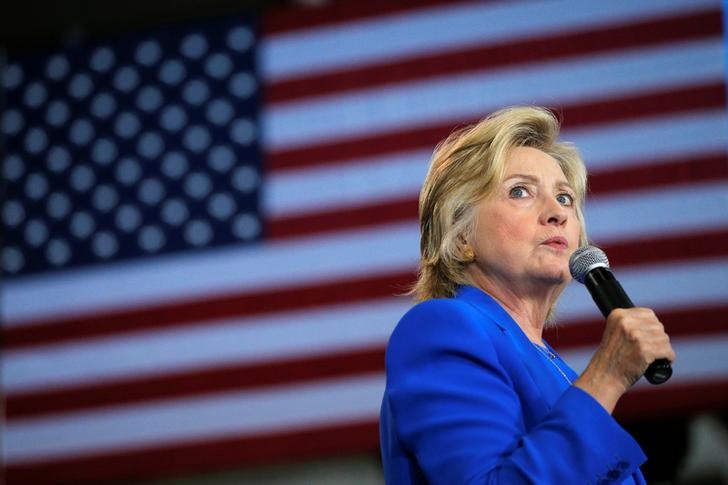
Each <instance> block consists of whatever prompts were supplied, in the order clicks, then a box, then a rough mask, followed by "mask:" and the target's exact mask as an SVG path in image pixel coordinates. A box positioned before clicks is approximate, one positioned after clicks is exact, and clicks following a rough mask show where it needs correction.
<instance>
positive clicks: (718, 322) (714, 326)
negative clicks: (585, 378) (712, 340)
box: [544, 305, 728, 350]
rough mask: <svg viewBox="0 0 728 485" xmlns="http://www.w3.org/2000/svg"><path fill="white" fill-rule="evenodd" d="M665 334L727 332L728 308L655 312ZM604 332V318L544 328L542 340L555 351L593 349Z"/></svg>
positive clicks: (695, 334)
mask: <svg viewBox="0 0 728 485" xmlns="http://www.w3.org/2000/svg"><path fill="white" fill-rule="evenodd" d="M657 313H658V318H659V319H660V321H661V322H662V324H663V325H664V326H665V329H666V331H667V333H668V334H669V335H670V336H671V337H673V338H677V337H686V336H691V337H693V336H695V337H697V336H700V335H711V334H716V335H717V334H721V333H723V332H726V325H725V316H726V315H728V305H722V306H715V307H707V308H688V309H680V310H670V311H664V312H662V311H659V310H658V311H657ZM602 332H604V319H602V318H599V319H597V320H587V321H579V322H569V324H568V325H564V326H559V325H556V326H553V327H547V328H546V329H545V331H544V338H545V339H546V340H547V341H548V342H549V343H550V344H551V345H553V346H554V348H556V349H559V350H561V349H567V348H571V347H582V346H596V345H598V344H599V342H600V341H601V338H602Z"/></svg>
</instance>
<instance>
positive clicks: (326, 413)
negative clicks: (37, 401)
mask: <svg viewBox="0 0 728 485" xmlns="http://www.w3.org/2000/svg"><path fill="white" fill-rule="evenodd" d="M383 390H384V377H383V376H382V375H381V374H379V373H377V374H372V375H365V376H360V377H349V378H346V379H331V380H327V381H321V382H316V383H313V384H297V385H289V386H286V387H280V388H276V389H272V390H264V391H256V392H250V391H243V392H234V393H227V394H221V395H220V394H218V395H212V396H207V397H198V398H188V399H180V400H177V401H172V402H159V403H152V404H143V405H137V406H129V407H125V408H122V409H113V410H103V411H82V412H78V413H72V414H68V415H65V416H63V417H57V416H56V417H50V418H46V417H44V418H40V419H30V420H17V421H13V422H11V423H9V424H6V425H5V429H4V430H3V459H4V460H5V463H6V464H12V465H15V464H20V463H28V462H32V461H34V460H41V459H53V458H62V457H70V456H74V455H79V454H87V453H103V452H109V451H114V450H116V451H120V450H123V449H128V448H133V447H137V446H144V447H148V446H160V445H165V444H173V443H175V442H178V441H183V440H193V439H194V440H198V439H200V440H201V439H212V438H216V439H223V438H233V437H240V436H241V435H253V434H259V433H260V434H262V433H273V432H288V431H293V430H295V429H297V428H305V427H315V426H332V425H336V424H339V423H348V422H352V421H360V420H376V419H377V417H378V415H379V404H380V402H381V399H382V392H383Z"/></svg>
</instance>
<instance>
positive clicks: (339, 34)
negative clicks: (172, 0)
mask: <svg viewBox="0 0 728 485" xmlns="http://www.w3.org/2000/svg"><path fill="white" fill-rule="evenodd" d="M719 4H720V3H719V2H718V1H716V0H703V1H692V2H684V1H682V0H672V1H661V2H610V3H609V4H608V5H605V4H604V3H603V2H594V1H592V2H573V1H560V2H548V3H546V4H544V3H539V2H526V3H505V4H491V3H485V4H478V3H473V2H471V3H467V4H464V5H457V4H456V5H443V6H441V7H433V8H423V9H421V10H417V11H411V12H404V13H399V14H395V15H386V16H384V15H382V16H380V17H378V18H376V19H373V20H361V21H352V22H346V23H345V24H342V25H334V26H324V27H315V28H312V29H307V30H298V31H296V32H289V33H281V34H272V35H270V36H268V37H266V38H264V39H263V40H262V42H261V45H260V51H259V59H260V70H261V72H262V75H263V77H264V78H265V79H266V81H268V82H269V81H274V80H275V81H279V80H284V79H286V78H291V77H300V76H302V75H310V74H314V73H319V72H326V71H331V70H339V69H346V68H347V67H350V66H360V65H362V64H368V63H375V62H382V61H388V60H392V59H397V58H402V57H406V56H413V55H421V54H425V53H427V52H443V51H447V50H454V49H458V48H463V47H468V46H470V45H472V44H489V43H496V42H497V43H502V42H508V41H510V40H521V39H523V38H524V37H525V38H536V37H539V36H544V35H549V34H553V33H559V32H563V31H564V30H570V29H573V30H594V29H598V28H600V27H604V26H608V25H614V24H619V23H621V22H630V21H644V20H648V19H650V18H659V17H662V16H667V15H674V14H678V13H682V12H692V11H699V10H701V8H703V7H706V6H712V7H716V6H718V5H719Z"/></svg>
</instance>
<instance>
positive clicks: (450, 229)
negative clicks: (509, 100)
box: [410, 106, 587, 301]
mask: <svg viewBox="0 0 728 485" xmlns="http://www.w3.org/2000/svg"><path fill="white" fill-rule="evenodd" d="M558 135H559V121H558V120H557V119H556V117H555V116H554V115H553V113H551V112H550V111H548V110H546V109H544V108H540V107H535V106H515V107H510V108H505V109H502V110H500V111H497V112H495V113H493V114H492V115H490V116H488V117H487V118H485V119H483V120H481V121H480V122H478V123H476V124H474V125H471V126H468V127H465V128H463V129H460V130H457V131H455V132H454V133H452V134H451V135H450V136H449V137H447V138H446V139H445V140H444V141H442V142H441V143H440V144H439V145H438V146H437V147H436V148H435V152H434V153H433V155H432V160H431V162H430V168H429V170H428V172H427V177H426V178H425V182H424V185H423V186H422V191H421V192H420V205H419V214H420V266H419V276H418V280H417V282H416V283H415V285H414V287H413V288H412V290H411V292H410V293H411V294H413V295H414V298H415V300H416V301H422V300H427V299H430V298H448V297H451V296H454V294H455V291H456V288H457V286H458V285H462V284H472V282H471V281H470V278H469V276H468V274H467V271H465V268H466V266H467V265H468V264H469V261H468V260H467V257H466V256H464V254H463V249H464V247H465V245H466V244H468V243H469V242H470V241H471V237H472V234H473V230H474V226H475V217H474V214H475V211H474V208H475V206H476V204H477V203H478V202H480V201H481V200H483V199H485V198H486V197H488V196H489V195H490V194H492V193H493V191H494V190H495V189H496V188H497V187H498V186H499V185H500V183H501V181H502V180H503V176H504V173H505V164H506V157H507V156H508V153H509V151H510V150H511V149H512V148H515V147H532V148H536V149H538V150H541V151H543V152H544V153H546V154H548V155H550V156H551V157H553V158H554V159H556V161H557V162H558V164H559V166H560V167H561V170H562V171H563V172H564V176H565V177H566V180H567V181H568V182H569V184H570V185H571V187H572V188H573V189H574V191H575V195H576V200H575V208H576V216H577V218H578V219H579V221H580V222H581V234H580V236H579V244H580V245H583V244H586V241H587V236H586V228H585V225H584V217H583V212H582V208H583V205H584V198H585V195H586V168H585V167H584V162H583V161H582V159H581V156H580V155H579V152H578V151H577V149H576V148H575V147H574V146H573V145H572V144H570V143H565V142H557V138H558Z"/></svg>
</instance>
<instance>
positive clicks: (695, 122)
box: [561, 108, 728, 173]
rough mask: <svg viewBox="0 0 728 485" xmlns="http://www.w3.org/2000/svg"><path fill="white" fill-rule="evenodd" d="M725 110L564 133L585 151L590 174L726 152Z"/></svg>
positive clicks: (726, 127)
mask: <svg viewBox="0 0 728 485" xmlns="http://www.w3.org/2000/svg"><path fill="white" fill-rule="evenodd" d="M726 133H728V117H727V116H726V112H725V109H722V108H721V109H716V110H705V111H696V112H691V113H688V114H676V115H669V116H664V115H661V116H658V117H654V118H641V119H639V120H636V121H626V122H624V121H620V122H617V123H609V124H599V125H598V126H596V127H589V128H574V129H570V130H564V131H563V133H562V136H561V139H562V140H567V141H570V142H572V143H574V144H575V145H576V146H577V147H578V148H579V150H580V151H581V154H582V157H583V158H584V161H585V163H586V165H587V168H588V169H589V171H590V173H597V172H599V171H601V170H609V169H616V168H624V167H627V166H639V165H643V164H645V163H658V162H660V160H665V161H671V160H675V159H681V158H688V157H690V156H700V155H701V154H713V153H716V152H723V153H725V152H726V149H727V148H728V137H727V136H726Z"/></svg>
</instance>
